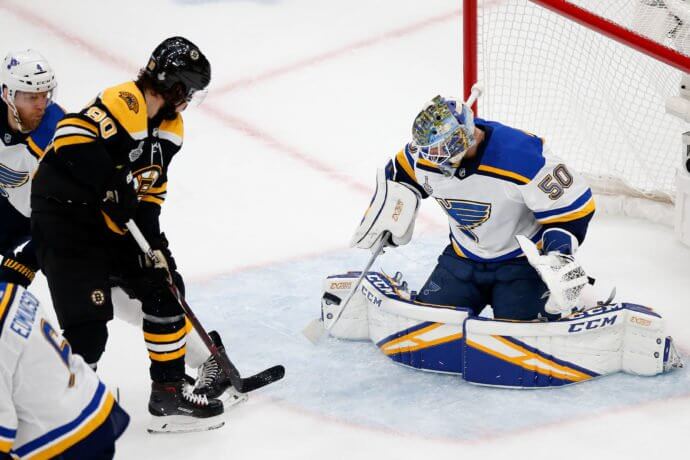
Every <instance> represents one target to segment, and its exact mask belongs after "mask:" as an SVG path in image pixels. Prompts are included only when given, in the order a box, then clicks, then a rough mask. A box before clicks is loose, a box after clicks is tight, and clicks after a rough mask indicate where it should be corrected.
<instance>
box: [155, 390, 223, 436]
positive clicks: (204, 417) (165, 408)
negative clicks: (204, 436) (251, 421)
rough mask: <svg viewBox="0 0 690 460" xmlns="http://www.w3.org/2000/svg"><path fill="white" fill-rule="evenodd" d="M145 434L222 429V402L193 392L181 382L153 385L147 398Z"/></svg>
mask: <svg viewBox="0 0 690 460" xmlns="http://www.w3.org/2000/svg"><path fill="white" fill-rule="evenodd" d="M149 412H150V413H151V416H152V417H151V422H150V423H149V428H148V432H149V433H190V432H194V431H206V430H214V429H216V428H220V427H222V426H223V425H224V424H225V422H224V421H223V420H222V415H223V403H222V402H221V401H219V400H217V399H209V398H207V397H206V396H205V395H199V394H195V393H194V389H193V387H191V386H189V385H188V384H187V383H186V382H184V381H179V382H172V383H156V382H154V383H153V384H152V386H151V398H150V399H149Z"/></svg>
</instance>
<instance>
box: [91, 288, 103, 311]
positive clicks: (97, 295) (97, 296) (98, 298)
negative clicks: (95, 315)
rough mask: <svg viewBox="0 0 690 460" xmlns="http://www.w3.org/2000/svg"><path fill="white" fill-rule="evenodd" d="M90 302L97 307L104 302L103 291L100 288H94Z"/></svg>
mask: <svg viewBox="0 0 690 460" xmlns="http://www.w3.org/2000/svg"><path fill="white" fill-rule="evenodd" d="M91 303H93V304H94V305H95V306H97V307H102V306H103V305H104V304H105V292H103V290H102V289H95V290H94V291H93V292H92V293H91Z"/></svg>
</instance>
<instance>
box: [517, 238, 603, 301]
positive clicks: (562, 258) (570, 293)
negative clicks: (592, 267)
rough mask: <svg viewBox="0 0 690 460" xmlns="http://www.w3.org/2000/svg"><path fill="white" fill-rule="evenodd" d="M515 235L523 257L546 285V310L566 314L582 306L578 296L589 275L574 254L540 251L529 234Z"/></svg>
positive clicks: (587, 282) (587, 281) (586, 283)
mask: <svg viewBox="0 0 690 460" xmlns="http://www.w3.org/2000/svg"><path fill="white" fill-rule="evenodd" d="M515 238H516V239H517V241H518V244H519V245H520V248H521V249H522V252H523V253H524V254H525V256H526V257H527V261H528V262H529V264H530V265H531V266H532V267H534V269H535V270H536V271H537V273H539V276H541V279H542V281H544V284H546V287H547V288H548V289H549V298H548V300H547V301H546V305H545V306H544V309H545V310H546V312H547V313H551V314H554V315H555V314H564V315H568V314H570V313H572V312H573V311H581V310H583V309H584V305H583V304H582V299H581V296H582V291H583V290H584V288H585V287H586V286H587V285H588V284H589V278H588V277H587V274H586V273H585V271H584V270H583V268H582V266H581V265H580V264H579V263H578V262H577V261H576V260H575V257H573V256H572V255H570V254H562V253H560V252H549V253H548V254H546V255H542V254H541V253H540V252H539V249H538V248H537V246H536V245H535V244H534V243H533V242H532V241H531V240H530V239H529V238H527V237H525V236H522V235H517V236H516V237H515Z"/></svg>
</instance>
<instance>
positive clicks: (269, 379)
mask: <svg viewBox="0 0 690 460" xmlns="http://www.w3.org/2000/svg"><path fill="white" fill-rule="evenodd" d="M127 229H128V230H129V232H130V233H131V234H132V236H133V237H134V239H135V240H136V242H137V244H138V245H139V248H140V249H141V250H142V251H143V252H144V254H146V257H148V258H149V259H150V260H151V261H152V262H154V263H156V262H159V261H158V257H157V256H156V254H155V253H154V252H153V249H151V245H150V244H149V243H148V241H146V238H145V237H144V235H143V234H142V233H141V231H140V230H139V227H138V226H137V224H136V223H135V222H134V221H133V220H130V221H129V222H127ZM168 289H169V290H170V292H171V293H172V294H173V296H174V297H175V299H177V302H178V303H179V304H180V307H181V308H182V310H183V311H184V313H185V315H187V318H188V319H189V321H190V322H191V323H192V326H193V327H194V329H195V330H196V332H197V333H198V334H199V337H201V340H202V342H204V345H206V348H208V351H209V352H211V355H212V356H213V357H214V358H215V359H216V361H217V362H218V364H219V365H220V366H221V367H222V368H223V370H224V371H225V372H226V373H227V374H228V377H229V378H230V382H231V383H232V386H233V387H235V390H237V391H238V392H239V393H249V392H250V391H254V390H257V389H259V388H261V387H264V386H266V385H269V384H271V383H273V382H276V381H278V380H280V379H282V378H283V377H284V376H285V368H284V367H283V366H281V365H277V366H273V367H270V368H268V369H265V370H263V371H261V372H259V373H258V374H254V375H251V376H249V377H242V376H241V375H240V372H239V370H238V369H237V367H235V365H234V364H233V363H232V361H230V358H228V357H227V355H224V354H222V353H220V352H219V351H218V347H216V344H215V343H213V340H211V337H209V335H208V333H207V332H206V329H204V327H203V326H202V325H201V323H200V322H199V320H198V319H197V317H196V315H195V314H194V312H193V311H192V308H191V307H190V306H189V304H188V303H187V301H186V300H185V299H184V297H182V294H181V293H180V291H179V289H177V286H175V285H174V284H173V283H172V281H171V282H169V283H168Z"/></svg>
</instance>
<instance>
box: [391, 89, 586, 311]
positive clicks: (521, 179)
mask: <svg viewBox="0 0 690 460" xmlns="http://www.w3.org/2000/svg"><path fill="white" fill-rule="evenodd" d="M412 134H413V141H412V142H410V143H408V144H407V145H406V146H405V147H404V149H403V150H401V151H400V152H399V153H398V154H397V156H396V157H395V160H394V161H393V162H391V163H389V165H388V167H387V168H386V176H387V177H388V179H391V180H393V181H395V182H399V183H403V184H406V185H407V186H409V187H411V188H413V189H414V190H416V191H417V192H418V193H419V194H420V195H421V196H422V197H423V198H427V197H433V198H434V199H436V201H437V202H438V204H439V205H441V207H442V208H443V210H444V211H445V212H446V213H447V214H448V222H449V225H450V244H449V246H448V247H447V248H446V250H445V251H444V252H443V254H442V255H441V256H440V257H439V260H438V265H437V266H436V268H435V269H434V271H433V272H432V274H431V276H430V277H429V279H428V280H427V282H426V283H425V284H424V286H423V287H422V289H421V290H420V292H419V294H418V296H417V301H419V302H422V303H429V304H438V305H456V306H463V307H468V308H471V309H472V310H473V311H474V313H475V314H479V313H480V312H481V310H483V309H484V307H485V306H487V305H491V307H492V308H493V313H494V316H495V317H496V318H503V319H511V320H532V319H536V318H538V317H540V316H548V315H547V314H546V312H545V309H544V307H545V302H546V299H545V298H546V297H548V296H546V295H545V294H546V291H547V288H546V285H545V284H544V282H543V281H542V279H541V277H540V275H539V274H538V273H537V271H536V270H535V269H534V268H533V267H532V266H531V265H530V264H529V262H528V261H527V259H526V258H525V257H524V255H523V253H522V250H521V248H520V246H519V245H518V242H517V240H516V238H515V237H516V236H517V235H524V236H526V237H528V238H529V239H531V240H532V241H533V242H534V243H536V244H537V246H538V247H539V248H540V249H541V251H542V254H544V255H546V254H551V255H552V256H553V257H556V255H560V254H564V255H566V257H569V256H570V255H572V254H573V253H574V252H575V251H576V250H577V248H578V245H579V244H580V243H582V241H583V240H584V238H585V234H586V232H587V226H588V224H589V221H590V219H591V218H592V216H593V214H594V208H595V205H594V200H593V198H592V192H591V190H590V188H589V186H588V185H587V183H586V182H585V181H584V180H583V179H582V178H581V177H580V176H579V175H578V174H577V173H575V171H573V170H572V169H571V168H569V167H568V166H567V165H566V164H565V163H564V162H563V161H561V160H560V159H558V158H557V157H556V156H554V155H553V154H551V152H550V151H549V148H548V146H547V145H546V144H545V143H544V140H543V139H541V138H539V137H537V136H535V135H533V134H530V133H526V132H523V131H520V130H518V129H514V128H511V127H509V126H506V125H503V124H501V123H498V122H495V121H488V120H482V119H479V118H477V119H475V118H474V117H473V113H472V111H471V109H470V108H469V107H468V106H466V105H465V104H462V103H460V102H456V101H454V100H450V99H446V98H443V97H441V96H437V97H435V98H434V99H433V100H432V101H430V102H429V103H428V104H427V105H426V106H425V108H424V109H423V110H422V111H421V112H420V113H419V115H418V116H417V117H416V119H415V121H414V125H413V130H412ZM583 275H584V274H583ZM551 311H553V310H551Z"/></svg>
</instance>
